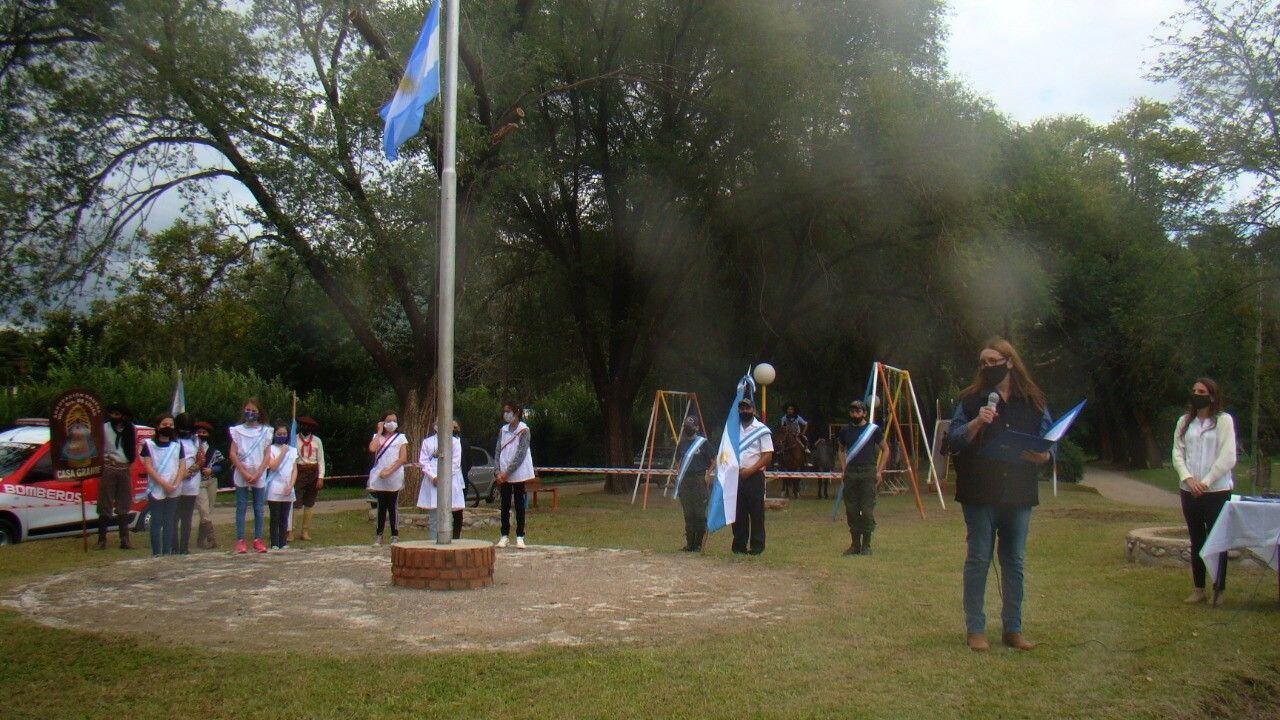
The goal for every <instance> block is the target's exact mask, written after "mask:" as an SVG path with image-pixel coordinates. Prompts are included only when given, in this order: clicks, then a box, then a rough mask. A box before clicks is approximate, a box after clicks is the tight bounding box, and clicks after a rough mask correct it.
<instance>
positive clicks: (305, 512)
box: [302, 508, 315, 540]
mask: <svg viewBox="0 0 1280 720" xmlns="http://www.w3.org/2000/svg"><path fill="white" fill-rule="evenodd" d="M314 512H315V508H303V509H302V539H303V540H310V539H311V515H312V514H313V513H314Z"/></svg>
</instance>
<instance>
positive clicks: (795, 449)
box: [778, 403, 809, 499]
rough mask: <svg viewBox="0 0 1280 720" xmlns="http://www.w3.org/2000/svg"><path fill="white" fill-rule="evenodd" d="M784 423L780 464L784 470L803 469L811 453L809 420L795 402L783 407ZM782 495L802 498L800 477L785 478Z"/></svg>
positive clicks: (779, 456) (780, 428) (779, 454)
mask: <svg viewBox="0 0 1280 720" xmlns="http://www.w3.org/2000/svg"><path fill="white" fill-rule="evenodd" d="M782 412H783V414H782V423H781V425H780V426H779V433H778V436H779V446H780V447H779V450H781V452H779V453H778V464H779V465H781V466H782V469H783V470H803V469H804V468H805V464H806V462H805V461H806V457H807V456H808V454H809V438H808V437H807V433H808V431H809V421H808V420H805V419H804V417H803V416H801V415H800V409H799V408H797V407H796V406H795V404H794V403H787V406H786V407H784V408H783V411H782ZM782 496H783V497H791V498H796V499H799V498H800V479H799V478H783V480H782Z"/></svg>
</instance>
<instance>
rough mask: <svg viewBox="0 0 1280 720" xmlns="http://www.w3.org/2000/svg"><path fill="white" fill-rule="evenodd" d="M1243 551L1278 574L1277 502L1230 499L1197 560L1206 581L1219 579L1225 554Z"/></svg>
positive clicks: (1279, 507) (1279, 519)
mask: <svg viewBox="0 0 1280 720" xmlns="http://www.w3.org/2000/svg"><path fill="white" fill-rule="evenodd" d="M1236 548H1246V549H1248V550H1250V551H1252V552H1253V554H1254V555H1257V556H1258V557H1260V558H1262V559H1263V560H1265V561H1266V562H1267V564H1268V565H1270V566H1271V569H1273V570H1276V571H1278V572H1280V502H1260V501H1250V500H1246V499H1242V498H1239V497H1233V498H1232V499H1231V500H1229V501H1227V504H1226V505H1224V506H1223V508H1222V514H1221V515H1219V516H1218V521H1217V522H1215V523H1214V524H1213V530H1211V531H1210V532H1209V538H1208V539H1207V540H1205V543H1204V548H1203V549H1202V550H1200V557H1201V558H1202V559H1203V560H1204V565H1205V568H1206V569H1208V571H1209V577H1211V578H1217V577H1218V568H1219V567H1221V563H1223V562H1225V561H1226V558H1227V551H1228V550H1234V549H1236Z"/></svg>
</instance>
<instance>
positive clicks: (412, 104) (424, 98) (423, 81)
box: [378, 0, 441, 160]
mask: <svg viewBox="0 0 1280 720" xmlns="http://www.w3.org/2000/svg"><path fill="white" fill-rule="evenodd" d="M440 2H441V0H435V2H433V3H431V12H429V13H427V21H426V22H425V23H423V25H422V32H421V33H419V34H418V42H417V43H416V44H415V45H414V46H413V52H411V53H410V54H409V62H408V64H406V65H405V68H404V77H402V78H400V87H399V88H398V89H397V90H396V96H395V97H393V98H391V102H389V103H387V104H386V105H384V106H383V108H382V110H381V111H380V112H379V113H378V114H379V115H381V116H382V120H383V122H385V123H386V124H385V126H384V128H383V132H382V149H383V150H385V151H386V153H387V159H388V160H395V159H396V158H397V157H398V153H397V151H398V150H399V149H400V146H401V145H403V144H404V142H405V141H406V140H408V139H409V138H411V137H413V136H414V135H416V134H418V130H419V129H420V128H421V127H422V109H423V108H424V107H426V105H427V103H429V102H431V101H432V99H434V98H435V96H436V95H439V94H440Z"/></svg>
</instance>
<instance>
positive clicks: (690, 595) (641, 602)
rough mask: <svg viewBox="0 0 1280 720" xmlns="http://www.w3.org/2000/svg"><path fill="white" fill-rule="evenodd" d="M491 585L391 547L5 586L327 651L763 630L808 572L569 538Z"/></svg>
mask: <svg viewBox="0 0 1280 720" xmlns="http://www.w3.org/2000/svg"><path fill="white" fill-rule="evenodd" d="M494 581H495V582H494V586H493V587H490V588H485V589H481V590H472V591H458V592H433V591H428V590H411V589H405V588H398V587H394V586H393V585H392V584H391V557H390V552H389V550H388V549H387V548H372V547H367V546H340V547H326V548H315V549H307V550H297V551H293V550H291V551H289V552H286V553H271V554H268V555H248V556H245V555H233V554H229V553H202V554H196V555H188V556H181V557H177V556H175V557H165V558H159V559H146V560H127V561H123V562H119V563H115V564H113V565H108V566H105V567H99V568H91V569H86V570H78V571H74V572H70V573H65V574H61V575H56V576H53V577H50V578H47V579H44V580H41V581H39V582H35V583H29V584H26V585H23V586H20V587H18V588H16V589H15V590H13V591H12V592H10V593H8V594H7V595H6V596H5V597H4V598H3V599H0V605H3V606H5V607H9V608H13V609H16V610H18V611H20V612H22V613H23V614H25V615H27V616H29V617H30V618H32V619H33V620H35V621H36V622H39V623H41V624H44V625H47V626H51V627H59V628H67V629H74V630H87V631H106V632H122V633H125V634H130V635H136V636H138V637H140V638H142V639H150V640H153V641H155V642H158V643H161V644H166V645H167V644H171V643H181V644H188V645H198V646H201V647H204V648H214V649H226V650H239V651H297V650H306V651H309V652H323V653H333V654H355V653H362V652H373V651H377V652H386V651H388V650H391V651H400V652H408V653H421V652H435V651H445V650H513V651H514V650H524V649H531V648H536V647H539V646H548V645H550V646H576V645H585V644H590V643H601V642H641V641H643V642H652V641H660V640H664V639H675V638H677V637H678V638H682V639H687V638H689V637H693V636H696V635H697V634H699V633H703V632H713V631H722V630H724V629H726V628H729V629H733V628H737V629H740V630H743V631H753V630H758V629H759V628H760V626H761V625H762V624H773V623H778V622H781V621H782V620H783V619H784V618H785V617H787V616H788V615H789V614H791V613H794V612H795V610H796V609H798V608H801V607H804V606H806V605H808V604H810V602H811V600H810V598H811V594H810V584H809V583H808V582H806V581H804V580H803V579H802V578H800V577H799V576H796V575H793V574H791V573H789V572H787V571H783V570H778V569H774V568H769V567H765V566H763V565H760V564H758V563H756V562H753V561H752V560H750V559H741V560H739V559H735V560H726V559H723V558H708V557H700V556H696V555H693V556H690V555H669V554H654V553H649V552H643V551H638V550H609V549H598V548H577V547H563V546H530V547H529V548H527V549H524V550H516V549H505V550H499V551H498V556H497V561H496V564H495V571H494Z"/></svg>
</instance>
